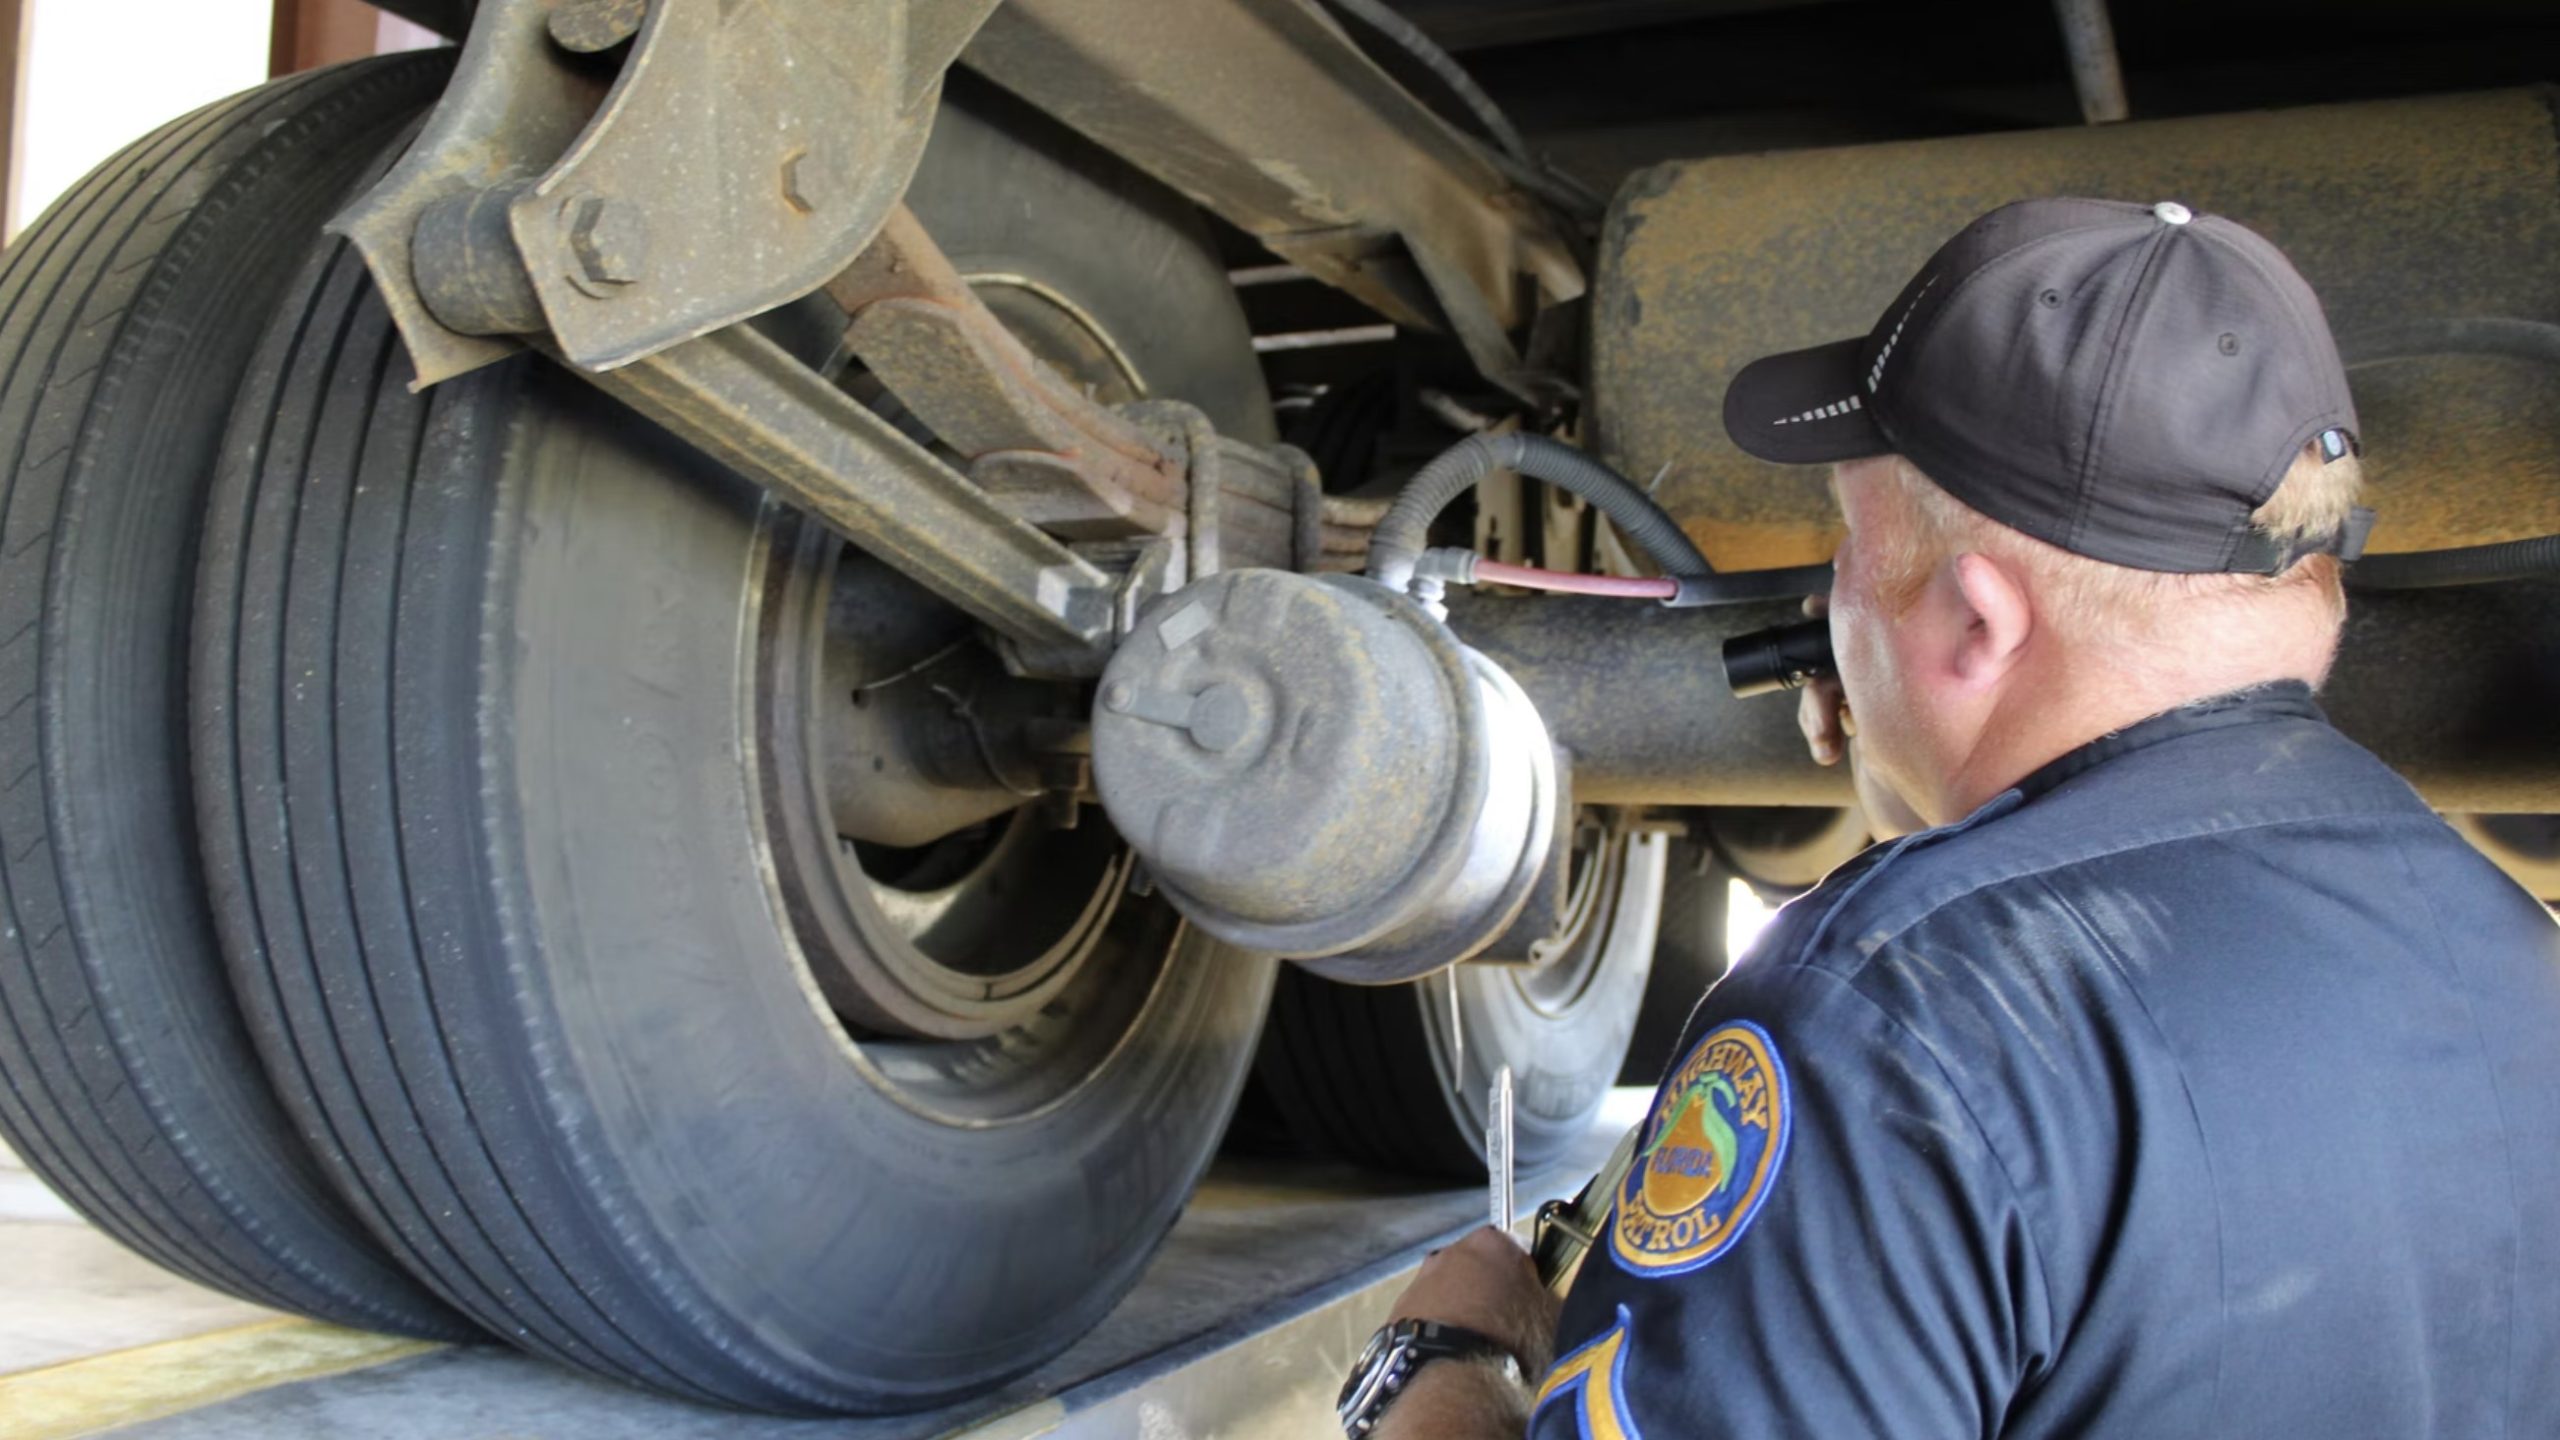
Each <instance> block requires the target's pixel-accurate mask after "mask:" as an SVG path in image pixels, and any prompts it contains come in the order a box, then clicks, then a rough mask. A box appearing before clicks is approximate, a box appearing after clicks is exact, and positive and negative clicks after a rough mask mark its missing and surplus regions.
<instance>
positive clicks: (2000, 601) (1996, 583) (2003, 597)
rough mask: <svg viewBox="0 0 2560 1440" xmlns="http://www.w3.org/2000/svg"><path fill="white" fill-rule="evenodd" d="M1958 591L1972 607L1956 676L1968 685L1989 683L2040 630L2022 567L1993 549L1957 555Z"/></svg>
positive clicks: (1960, 642)
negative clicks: (2004, 559)
mask: <svg viewBox="0 0 2560 1440" xmlns="http://www.w3.org/2000/svg"><path fill="white" fill-rule="evenodd" d="M1956 593H1957V594H1958V595H1960V596H1962V597H1963V599H1964V604H1965V609H1966V610H1967V611H1968V612H1969V613H1968V614H1967V616H1966V618H1965V628H1964V634H1963V635H1962V636H1961V637H1959V638H1958V640H1957V642H1956V653H1955V657H1954V658H1955V665H1954V670H1955V675H1956V678H1957V679H1958V680H1959V681H1961V682H1962V683H1964V684H1966V685H1968V686H1975V687H1980V686H1985V685H1989V684H1991V683H1993V682H1995V681H1997V680H1999V678H2000V677H2001V676H2003V675H2006V674H2007V673H2008V672H2009V667H2010V666H2011V665H2014V664H2016V663H2017V660H2018V657H2019V655H2020V653H2021V652H2022V651H2024V650H2025V648H2026V644H2027V637H2029V636H2030V635H2033V634H2034V633H2035V628H2036V612H2035V606H2034V604H2033V603H2032V602H2031V601H2030V600H2029V599H2028V598H2027V591H2026V587H2025V586H2024V585H2022V584H2020V583H2019V577H2018V575H2017V573H2016V572H2015V571H2013V570H2011V569H2010V568H2009V567H2008V566H2006V565H2003V564H2001V563H2000V562H1999V561H1997V560H1994V559H1992V558H1991V557H1990V556H1988V555H1977V554H1965V555H1958V556H1957V557H1956Z"/></svg>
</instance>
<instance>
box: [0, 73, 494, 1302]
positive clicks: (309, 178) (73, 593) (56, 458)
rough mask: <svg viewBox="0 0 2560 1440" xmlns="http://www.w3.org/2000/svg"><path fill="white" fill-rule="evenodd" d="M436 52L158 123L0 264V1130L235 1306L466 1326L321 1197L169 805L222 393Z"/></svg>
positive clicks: (182, 805) (124, 1236) (405, 115)
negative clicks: (255, 1046) (230, 976)
mask: <svg viewBox="0 0 2560 1440" xmlns="http://www.w3.org/2000/svg"><path fill="white" fill-rule="evenodd" d="M447 68H448V62H447V60H446V59H445V58H444V57H441V56H435V55H415V56H404V57H397V58H391V59H384V60H374V61H364V62H359V63H356V64H353V65H347V66H341V67H336V68H333V69H329V70H325V71H319V72H315V73H312V74H307V75H302V76H297V77H295V78H293V79H289V80H282V81H278V82H276V83H274V84H271V85H265V86H261V87H260V88H258V89H255V90H251V91H248V92H246V93H245V94H242V95H238V96H235V97H233V98H231V99H228V100H224V101H221V102H218V103H216V104H214V105H210V106H207V107H205V108H204V109H201V110H198V111H196V112H195V113H193V114H191V115H188V116H185V117H183V118H181V119H178V120H175V121H172V122H170V123H169V124H167V125H165V126H163V127H161V128H160V129H159V130H157V131H155V132H153V133H152V134H150V135H148V136H146V137H144V138H143V139H141V140H138V141H136V142H134V143H133V144H131V145H129V146H127V147H125V148H124V149H123V150H122V151H120V152H118V153H117V154H116V155H115V156H113V157H112V158H110V159H109V160H107V161H106V162H105V163H104V164H102V165H100V166H99V167H98V168H97V169H96V170H95V171H93V172H91V173H90V174H89V176H88V177H87V178H86V179H84V180H82V181H81V182H80V184H79V185H78V186H76V187H75V188H74V189H73V190H72V191H71V192H70V193H69V194H68V195H66V196H64V197H63V198H62V199H61V200H60V201H59V202H57V203H56V204H55V205H54V206H53V208H52V209H51V210H49V211H48V212H46V214H45V215H44V216H43V218H41V219H40V220H38V221H37V222H36V224H35V225H34V226H33V227H32V228H30V229H29V230H28V231H27V232H26V233H25V234H24V235H23V236H21V237H20V238H19V239H18V241H17V243H16V244H15V245H14V246H12V247H11V248H10V251H9V254H8V259H7V262H6V264H5V266H0V377H5V378H0V486H5V492H4V493H0V507H5V508H4V509H0V553H5V559H0V633H5V635H6V637H7V638H6V639H5V640H0V904H5V906H6V911H5V921H6V923H5V926H0V1133H5V1134H6V1136H7V1139H8V1142H9V1144H10V1146H11V1147H12V1148H14V1149H15V1150H16V1151H17V1152H18V1153H19V1154H20V1155H21V1156H23V1157H25V1159H26V1161H27V1163H28V1164H29V1166H30V1167H31V1168H33V1169H34V1171H35V1172H36V1173H37V1174H38V1175H40V1176H42V1177H43V1178H44V1180H45V1181H46V1183H48V1184H49V1185H51V1186H52V1187H53V1189H54V1190H56V1191H57V1192H59V1193H60V1194H61V1195H62V1197H63V1198H64V1199H65V1200H66V1201H68V1202H69V1203H70V1204H71V1206H72V1207H73V1208H74V1209H76V1210H77V1211H79V1213H80V1214H82V1215H83V1216H85V1217H86V1218H88V1219H89V1220H90V1221H91V1222H93V1223H94V1224H96V1225H97V1226H98V1227H99V1228H100V1229H102V1230H104V1231H106V1232H107V1233H108V1234H109V1235H112V1236H114V1237H115V1238H116V1239H117V1240H119V1241H121V1242H123V1243H124V1244H125V1245H126V1246H128V1247H130V1248H131V1249H133V1250H135V1251H137V1252H139V1253H140V1254H142V1255H144V1256H147V1257H149V1258H150V1259H152V1260H155V1261H157V1262H159V1263H160V1264H161V1265H163V1266H165V1267H166V1268H168V1269H170V1270H173V1271H176V1272H177V1273H179V1274H181V1275H184V1276H186V1277H188V1278H189V1279H192V1280H195V1281H198V1282H200V1283H202V1284H205V1285H209V1286H212V1287H213V1288H215V1289H217V1290H222V1291H226V1292H228V1293H230V1294H232V1295H236V1296H239V1297H240V1298H242V1299H245V1300H250V1301H254V1302H257V1303H259V1304H262V1305H269V1306H274V1307H276V1308H278V1309H283V1310H290V1311H295V1312H298V1313H300V1314H304V1315H309V1316H315V1317H318V1318H320V1319H324V1320H330V1321H334V1322H337V1323H340V1324H345V1325H352V1326H358V1327H363V1328H368V1329H376V1330H389V1331H399V1332H403V1333H407V1334H411V1335H421V1336H438V1337H447V1338H461V1337H464V1336H467V1335H469V1334H471V1333H472V1332H471V1330H470V1328H469V1327H468V1326H467V1325H466V1324H465V1323H464V1322H463V1320H462V1319H461V1317H459V1316H458V1315H455V1314H454V1313H453V1312H451V1311H450V1310H448V1309H446V1308H445V1307H444V1306H442V1305H441V1304H439V1303H437V1302H436V1301H435V1299H434V1298H433V1297H432V1296H431V1295H429V1294H428V1292H427V1291H426V1290H425V1289H424V1288H422V1287H421V1286H419V1285H418V1284H417V1283H416V1282H415V1281H413V1280H412V1279H411V1278H410V1277H409V1275H408V1274H407V1273H406V1272H404V1271H403V1270H402V1269H401V1268H400V1267H399V1266H398V1265H397V1264H395V1263H394V1262H393V1261H392V1260H391V1259H390V1257H389V1256H387V1255H386V1254H385V1253H384V1251H383V1248H382V1246H381V1245H380V1244H379V1243H378V1242H377V1241H376V1239H375V1238H374V1237H373V1236H371V1235H368V1234H367V1233H366V1232H365V1230H364V1228H363V1227H362V1226H361V1225H360V1224H359V1223H358V1222H357V1220H356V1218H355V1216H354V1215H353V1214H352V1213H351V1212H349V1211H348V1210H347V1209H346V1208H345V1207H344V1206H343V1205H341V1204H340V1203H339V1201H338V1199H337V1197H336V1196H335V1195H334V1194H333V1193H332V1192H331V1190H330V1188H329V1186H328V1184H327V1182H326V1181H325V1180H324V1179H323V1178H322V1176H321V1174H320V1170H319V1167H318V1166H317V1165H316V1164H315V1163H314V1161H313V1159H312V1157H311V1155H310V1154H308V1153H307V1151H306V1148H305V1142H306V1141H311V1142H314V1143H318V1144H321V1145H326V1144H327V1143H328V1137H327V1136H325V1135H298V1134H297V1133H296V1131H295V1127H294V1125H293V1124H292V1123H291V1121H290V1120H289V1119H288V1117H287V1116H286V1113H285V1112H284V1110H283V1109H282V1108H281V1107H280V1106H279V1105H278V1104H277V1102H276V1098H275V1096H274V1095H273V1093H272V1092H270V1090H269V1089H268V1087H267V1081H266V1076H265V1073H264V1071H263V1070H262V1069H261V1068H260V1065H259V1062H258V1059H257V1056H256V1055H255V1054H254V1053H253V1050H252V1047H251V1041H250V1036H249V1033H248V1031H247V1029H246V1028H245V1027H244V1026H243V1024H242V1021H241V1017H240V1013H239V1010H238V1008H237V1006H236V1005H235V1004H234V1002H233V998H232V995H231V992H230V989H229V987H228V984H227V982H226V980H225V977H224V974H223V966H222V959H221V956H220V953H219V951H218V948H217V943H216V940H215V935H214V930H213V925H212V919H211V916H210V914H209V913H208V911H207V909H206V905H205V898H204V887H203V881H202V877H201V873H200V870H199V868H198V863H197V855H196V849H195V845H194V835H193V830H192V828H191V827H190V825H189V824H188V823H187V821H188V817H189V815H190V814H191V810H190V806H189V798H188V779H187V757H186V752H185V748H184V742H185V729H186V727H185V708H186V697H185V675H186V663H187V649H186V628H187V603H188V601H189V599H190V598H191V593H192V587H191V585H190V583H189V582H190V579H191V577H192V575H193V571H194V563H195V534H196V526H197V520H198V516H199V513H200V511H201V507H202V504H203V499H204V493H205V487H206V485H207V483H208V481H209V480H210V478H211V476H212V472H213V468H214V457H215V453H216V451H217V449H218V447H219V444H220V441H221V438H222V433H223V424H224V420H225V417H226V416H227V415H228V414H229V411H230V405H231V397H232V391H233V389H234V387H235V386H236V384H237V382H238V379H239V375H240V372H241V370H242V368H243V367H244V366H245V364H246V362H247V360H248V357H249V353H250V350H251V348H252V347H253V346H254V345H255V343H256V341H257V336H258V332H259V329H260V327H261V326H262V324H263V323H264V321H265V318H266V316H267V313H268V311H269V309H270V308H271V307H272V305H273V304H274V302H275V298H276V296H277V294H278V293H279V292H281V291H282V290H283V288H284V286H285V284H286V283H287V281H288V280H289V279H290V278H291V277H292V274H293V272H294V270H295V268H296V266H297V264H298V262H299V259H300V257H301V255H302V253H303V251H304V250H305V249H306V248H307V247H308V246H309V245H310V243H311V241H312V239H313V238H314V237H315V236H317V235H318V233H319V230H320V225H321V222H323V221H324V220H326V219H327V218H328V216H329V215H330V213H331V211H332V210H333V209H335V207H336V206H337V204H338V203H339V201H340V199H341V198H342V197H343V195H344V193H345V192H346V191H347V189H348V187H349V186H350V185H351V184H352V183H353V182H355V181H356V180H357V179H358V178H359V177H360V176H361V174H362V173H363V171H364V170H365V169H366V167H367V166H368V165H369V164H371V162H372V160H373V157H374V155H375V154H376V152H378V151H379V150H381V149H382V147H384V146H385V145H387V144H388V143H390V141H391V140H392V139H393V138H394V137H395V136H396V135H397V134H398V133H399V132H400V131H401V130H402V129H403V128H404V127H405V126H407V125H408V124H409V123H410V122H411V121H412V120H413V119H414V118H415V117H416V115H417V114H418V112H419V111H420V110H421V109H422V108H424V106H425V105H426V104H427V102H428V101H430V100H432V99H433V98H434V96H435V94H436V92H437V90H438V89H439V88H440V87H441V85H442V84H443V80H444V76H445V72H446V70H447Z"/></svg>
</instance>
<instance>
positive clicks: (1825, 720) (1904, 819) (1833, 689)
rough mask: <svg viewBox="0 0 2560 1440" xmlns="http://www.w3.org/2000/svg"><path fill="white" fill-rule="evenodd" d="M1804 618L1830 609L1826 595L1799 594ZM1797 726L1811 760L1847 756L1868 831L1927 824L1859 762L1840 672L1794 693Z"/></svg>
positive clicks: (1883, 835)
mask: <svg viewBox="0 0 2560 1440" xmlns="http://www.w3.org/2000/svg"><path fill="white" fill-rule="evenodd" d="M1804 613H1805V616H1806V618H1808V619H1812V620H1819V619H1821V618H1822V617H1823V616H1825V615H1828V614H1830V613H1831V597H1830V596H1828V595H1808V596H1806V597H1805V599H1804ZM1796 728H1797V729H1799V730H1802V731H1803V732H1804V743H1805V748H1807V749H1809V750H1811V751H1812V752H1813V763H1815V764H1816V765H1837V764H1839V763H1840V762H1841V761H1842V760H1844V759H1845V760H1847V761H1848V762H1849V781H1850V785H1851V786H1852V788H1854V789H1855V790H1856V791H1857V795H1858V808H1859V809H1860V810H1861V811H1863V812H1864V813H1865V815H1866V820H1867V832H1868V833H1869V834H1871V835H1873V836H1875V837H1876V838H1877V839H1879V840H1890V839H1892V838H1894V837H1895V836H1897V835H1908V834H1910V833H1911V832H1912V831H1914V830H1926V829H1928V828H1929V822H1928V821H1926V820H1924V819H1922V818H1920V813H1919V812H1918V811H1916V810H1914V809H1912V808H1911V804H1910V802H1909V801H1906V800H1904V799H1903V798H1902V796H1901V795H1900V794H1898V793H1896V792H1895V791H1894V789H1893V787H1892V786H1890V785H1887V784H1885V783H1884V780H1883V778H1882V777H1881V776H1878V775H1877V774H1876V773H1875V772H1874V771H1872V770H1870V769H1868V768H1867V767H1865V766H1863V765H1860V764H1859V763H1858V748H1857V744H1856V741H1857V738H1858V717H1857V716H1855V715H1853V714H1851V713H1850V712H1849V692H1848V691H1846V690H1844V689H1842V688H1841V685H1840V677H1839V676H1837V675H1827V676H1824V677H1823V678H1822V679H1819V680H1815V681H1812V682H1810V683H1808V684H1807V685H1806V686H1805V687H1804V689H1803V690H1802V691H1800V692H1799V693H1798V694H1797V696H1796Z"/></svg>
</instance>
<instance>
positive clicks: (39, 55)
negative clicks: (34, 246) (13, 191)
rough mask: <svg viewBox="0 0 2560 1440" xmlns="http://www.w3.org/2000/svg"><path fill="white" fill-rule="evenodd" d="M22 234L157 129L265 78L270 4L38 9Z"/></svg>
mask: <svg viewBox="0 0 2560 1440" xmlns="http://www.w3.org/2000/svg"><path fill="white" fill-rule="evenodd" d="M31 4H32V13H31V14H30V16H29V18H28V32H29V33H28V41H27V53H26V57H25V63H26V99H25V111H24V116H23V123H24V124H25V126H26V130H25V146H26V148H25V154H24V158H25V164H24V166H23V168H22V169H21V170H20V172H19V174H18V177H17V184H18V205H17V208H16V212H15V213H16V214H17V215H18V217H19V219H20V221H21V223H26V222H31V221H33V220H34V219H35V217H36V216H38V215H40V214H42V213H44V208H45V207H46V206H47V205H50V204H52V203H53V201H54V198H55V197H56V196H58V195H60V194H61V193H62V192H63V191H65V190H67V189H69V188H71V186H72V185H73V184H74V183H75V182H76V181H78V180H79V178H80V177H81V176H83V175H85V174H87V173H88V172H89V170H90V168H91V167H92V166H95V165H96V164H97V163H98V162H99V161H101V160H104V159H106V158H107V157H108V156H109V155H112V154H114V153H115V152H116V151H117V150H119V149H122V148H123V147H124V144H125V142H127V141H129V140H133V139H136V138H138V137H140V136H141V135H143V134H144V133H145V132H147V131H149V130H150V129H152V128H153V127H154V126H157V125H158V124H159V123H160V122H161V121H163V120H168V119H172V118H174V117H176V116H179V115H182V114H185V113H186V112H187V111H189V110H193V109H195V108H196V107H197V106H199V105H202V104H205V103H206V102H208V101H211V100H218V99H220V98H221V97H223V96H225V95H228V94H231V93H232V92H234V91H237V90H246V89H247V88H249V87H250V86H252V85H255V84H257V83H258V82H259V81H261V80H264V79H266V78H267V38H268V30H269V26H270V24H271V21H272V17H273V13H274V0H31Z"/></svg>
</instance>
